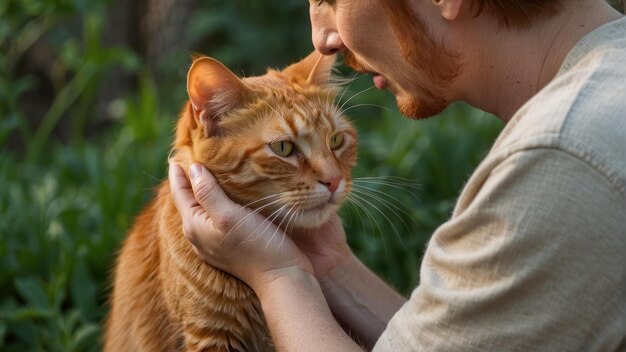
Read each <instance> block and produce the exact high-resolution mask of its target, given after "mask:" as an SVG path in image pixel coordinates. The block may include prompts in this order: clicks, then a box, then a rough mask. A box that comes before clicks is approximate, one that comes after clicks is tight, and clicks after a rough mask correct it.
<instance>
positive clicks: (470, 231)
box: [374, 148, 626, 351]
mask: <svg viewBox="0 0 626 352" xmlns="http://www.w3.org/2000/svg"><path fill="white" fill-rule="evenodd" d="M486 164H487V165H482V166H481V167H479V169H478V170H477V172H476V173H475V175H474V176H473V177H472V179H470V181H469V182H468V184H467V186H466V187H465V190H464V191H463V194H462V195H461V199H460V201H459V204H460V205H458V206H457V209H455V212H454V214H453V216H452V218H451V220H449V221H448V222H447V223H445V224H444V225H442V226H441V227H440V228H439V229H438V230H437V231H436V232H435V233H434V234H433V237H432V238H431V241H430V243H429V245H428V248H427V250H426V253H425V256H424V260H423V262H422V267H421V272H420V273H421V282H420V285H419V286H418V287H417V288H416V289H415V291H414V292H413V293H412V295H411V298H410V300H409V301H408V302H407V303H406V304H405V305H404V306H403V307H402V308H401V309H400V310H399V311H398V312H397V313H396V315H394V317H393V318H392V319H391V321H390V322H389V324H388V326H387V329H386V330H385V331H384V333H383V334H382V336H381V338H380V339H379V341H378V342H377V344H376V346H375V348H374V351H619V350H624V349H626V344H625V342H624V341H625V337H624V336H626V329H625V327H624V320H625V319H626V318H625V317H626V308H625V305H626V303H625V302H626V291H625V290H626V283H625V279H624V265H625V264H624V253H625V251H624V250H625V249H626V220H625V219H626V199H625V198H624V196H623V195H621V194H620V193H619V192H617V191H616V189H615V187H614V186H613V184H612V183H611V182H610V180H608V179H607V178H606V177H604V175H602V174H601V173H600V172H598V171H597V170H595V169H594V168H593V167H591V166H590V165H589V164H588V163H586V162H585V161H583V160H581V159H580V158H578V157H576V156H574V155H572V154H569V153H567V152H564V151H562V150H558V149H554V148H537V149H530V150H522V151H518V152H515V153H513V154H511V155H509V156H507V157H505V158H502V160H501V161H499V162H495V163H491V165H490V163H486Z"/></svg>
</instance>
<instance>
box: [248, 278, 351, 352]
mask: <svg viewBox="0 0 626 352" xmlns="http://www.w3.org/2000/svg"><path fill="white" fill-rule="evenodd" d="M257 294H258V296H259V299H260V300H261V306H262V308H263V313H264V314H265V319H266V321H267V324H268V326H269V329H270V334H271V335H272V339H273V341H274V343H275V345H276V348H277V350H278V351H303V352H306V351H329V352H332V351H362V349H361V348H360V347H359V346H358V345H357V344H356V343H355V342H354V341H352V340H351V339H350V337H349V336H348V335H347V334H346V333H344V331H343V330H342V329H341V327H340V326H339V324H338V323H337V321H335V318H334V317H333V315H332V313H331V311H330V309H329V308H328V304H327V303H326V300H325V299H324V295H323V294H322V290H321V288H320V286H319V283H318V282H317V280H316V279H315V278H314V277H313V276H312V275H310V274H307V273H303V272H296V273H287V274H285V275H281V276H280V277H278V278H277V279H274V280H273V281H272V282H270V283H268V284H266V285H264V289H263V290H261V291H259V292H257Z"/></svg>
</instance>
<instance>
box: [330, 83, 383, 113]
mask: <svg viewBox="0 0 626 352" xmlns="http://www.w3.org/2000/svg"><path fill="white" fill-rule="evenodd" d="M374 87H375V86H371V87H369V88H365V89H363V90H362V91H360V92H358V93H356V94H354V95H353V96H351V97H350V99H348V100H346V101H345V102H343V104H341V106H339V109H338V110H339V111H342V110H343V107H344V106H346V104H348V102H350V100H352V99H354V98H356V97H358V96H359V95H361V94H363V93H365V92H367V91H368V90H371V89H372V88H374Z"/></svg>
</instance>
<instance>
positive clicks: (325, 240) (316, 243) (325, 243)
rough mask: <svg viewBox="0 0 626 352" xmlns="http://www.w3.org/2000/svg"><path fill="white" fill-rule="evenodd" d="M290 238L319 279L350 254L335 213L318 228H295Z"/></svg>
mask: <svg viewBox="0 0 626 352" xmlns="http://www.w3.org/2000/svg"><path fill="white" fill-rule="evenodd" d="M291 238H292V240H293V242H294V243H295V244H296V246H298V248H299V249H300V251H301V252H302V253H304V254H305V255H306V256H307V258H308V259H309V261H310V262H311V265H312V266H313V269H314V274H315V277H316V278H317V279H318V280H320V281H321V280H322V279H323V278H324V277H325V276H326V275H328V274H329V273H330V272H331V271H333V269H335V268H336V267H338V266H339V264H341V263H342V262H343V261H344V260H346V259H347V258H349V257H350V256H351V254H352V251H351V250H350V247H349V246H348V242H347V241H346V234H345V232H344V230H343V225H342V224H341V220H340V219H339V216H338V215H337V214H336V213H335V214H332V215H331V216H330V218H329V219H328V221H326V223H324V224H322V225H321V226H320V227H319V228H312V229H303V230H296V231H294V232H293V233H292V234H291Z"/></svg>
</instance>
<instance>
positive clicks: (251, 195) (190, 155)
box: [104, 53, 356, 352]
mask: <svg viewBox="0 0 626 352" xmlns="http://www.w3.org/2000/svg"><path fill="white" fill-rule="evenodd" d="M333 63H334V57H324V56H321V55H319V54H317V53H312V54H311V55H309V56H308V57H307V58H305V59H303V60H302V61H300V62H298V63H296V64H293V65H291V66H289V67H288V68H286V69H285V70H283V71H274V70H269V71H268V73H267V74H265V75H264V76H260V77H250V78H243V79H239V78H238V77H237V76H235V75H234V74H233V73H232V72H231V71H230V70H228V69H227V68H226V67H225V66H224V65H222V64H221V63H219V62H217V61H215V60H213V59H210V58H206V57H204V58H199V59H197V60H195V61H194V63H193V65H192V66H191V69H190V70H189V74H188V77H187V91H188V93H189V102H188V103H187V104H186V106H185V108H184V109H183V112H182V114H181V117H180V120H179V122H178V126H177V131H176V140H175V142H174V159H175V160H176V162H177V163H178V164H179V165H181V166H182V167H183V169H185V170H188V167H189V165H191V164H192V163H193V162H202V163H203V164H204V165H206V167H207V168H208V169H209V170H211V172H212V173H213V174H214V175H215V177H216V178H217V179H218V181H219V182H220V184H221V185H222V187H223V188H224V190H225V191H226V193H227V194H228V195H229V196H230V198H231V199H233V200H234V201H236V202H238V203H240V204H242V205H248V206H249V207H251V208H256V209H258V210H259V212H260V213H261V214H263V215H265V216H266V217H268V219H269V220H271V221H273V222H274V223H275V224H277V225H278V226H279V227H282V228H283V229H286V230H290V229H291V228H294V227H301V228H305V227H313V226H316V225H319V224H321V223H323V222H324V221H325V220H326V219H327V218H328V216H329V215H330V214H331V213H332V212H334V211H336V210H337V207H338V205H339V204H340V203H341V201H342V200H343V199H344V198H345V197H346V195H347V193H348V191H349V190H350V188H351V185H352V180H351V177H350V172H351V169H352V167H353V166H354V163H355V159H356V133H355V131H354V129H353V127H352V126H351V125H350V123H349V122H348V121H347V120H345V119H344V118H343V117H342V116H341V114H340V113H339V111H338V110H337V108H336V107H335V106H334V105H333V102H334V99H335V96H336V88H335V87H334V86H332V85H331V84H329V83H328V80H329V77H330V71H331V68H332V66H333ZM260 230H262V229H260ZM111 304H112V308H111V312H110V315H109V317H108V321H107V324H106V335H105V341H104V350H105V351H109V352H113V351H114V352H120V351H150V352H154V351H272V350H273V347H272V341H271V338H270V336H269V334H268V330H267V327H266V324H265V320H264V317H263V313H262V311H261V306H260V303H259V301H258V299H257V297H256V296H255V294H254V292H253V291H252V290H251V289H250V288H249V287H248V286H246V285H245V284H244V283H242V282H241V281H239V280H238V279H236V278H234V277H232V276H230V275H228V274H225V273H224V272H221V271H219V270H217V269H214V268H212V267H211V266H209V265H208V264H206V263H205V262H203V261H202V260H200V259H199V258H198V256H197V255H196V254H195V253H194V251H193V249H192V247H191V245H190V243H189V242H188V241H187V240H186V239H185V236H184V234H183V230H182V226H181V219H180V216H179V214H178V211H177V210H176V208H175V206H174V204H173V200H172V198H171V194H170V187H169V184H168V183H167V181H166V182H163V184H162V185H161V186H160V188H159V190H158V194H157V197H156V199H155V200H154V201H153V202H152V203H151V204H150V205H148V206H147V207H146V209H145V210H144V211H143V212H142V213H141V214H140V215H139V217H138V218H137V220H136V222H135V224H134V226H133V228H132V229H131V231H130V235H129V237H128V239H127V240H126V242H125V243H124V246H123V248H122V251H121V253H120V256H119V258H118V262H117V267H116V270H115V284H114V289H113V295H112V298H111Z"/></svg>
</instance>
